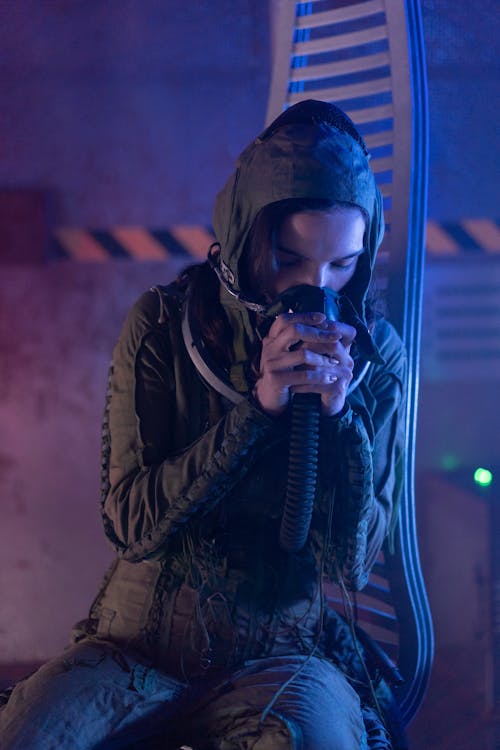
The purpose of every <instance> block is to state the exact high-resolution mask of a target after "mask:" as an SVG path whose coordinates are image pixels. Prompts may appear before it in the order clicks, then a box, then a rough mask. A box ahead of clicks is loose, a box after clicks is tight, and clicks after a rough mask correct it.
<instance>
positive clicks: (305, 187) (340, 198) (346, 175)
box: [213, 99, 384, 321]
mask: <svg viewBox="0 0 500 750" xmlns="http://www.w3.org/2000/svg"><path fill="white" fill-rule="evenodd" d="M368 159H369V155H368V152H367V149H366V146H365V144H364V142H363V140H362V138H361V136H360V135H359V133H358V132H357V131H356V129H355V127H354V125H353V123H352V122H351V120H350V119H349V118H348V117H347V115H345V114H344V113H343V112H342V111H341V110H340V109H339V108H338V107H336V106H335V105H333V104H329V103H327V102H322V101H315V100H312V99H310V100H307V101H302V102H299V103H298V104H296V105H294V106H293V107H290V108H289V109H287V110H286V111H285V112H283V113H282V114H281V115H280V116H279V117H278V118H277V119H276V120H275V121H274V122H273V123H271V125H270V126H269V127H268V128H266V130H264V132H263V133H262V134H261V135H260V136H259V137H258V138H256V139H255V140H254V141H253V142H252V143H251V144H250V145H249V146H248V147H247V148H246V149H245V150H244V151H243V152H242V153H241V155H240V157H239V159H238V161H237V164H236V169H235V172H234V173H233V174H232V175H231V177H230V178H229V180H228V181H227V183H226V184H225V186H224V187H223V189H222V190H221V191H220V193H219V194H218V196H217V199H216V202H215V208H214V214H213V226H214V230H215V234H216V237H217V241H218V243H219V244H220V255H219V258H218V264H219V269H218V270H219V272H220V275H221V276H222V277H223V279H224V281H225V282H226V284H227V285H228V287H229V288H230V290H231V291H232V292H233V293H236V294H239V293H241V291H242V290H241V287H240V278H239V262H240V259H241V257H242V254H243V252H244V248H245V246H246V242H247V239H248V235H249V233H250V231H251V228H252V225H253V223H254V221H255V218H256V216H257V214H258V213H259V211H260V210H261V209H262V208H264V207H265V206H267V205H269V204H271V203H275V202H278V201H282V200H285V199H288V198H306V199H307V198H309V199H311V198H312V199H323V200H326V201H329V202H331V203H335V202H341V203H350V204H352V205H353V206H358V207H359V208H361V209H363V210H364V211H365V213H366V215H367V216H368V217H369V226H368V228H367V233H366V241H365V245H366V252H365V253H363V255H362V256H361V257H360V261H359V262H358V267H357V269H356V273H355V275H354V277H353V279H352V280H351V281H350V282H349V284H348V285H347V286H346V287H345V289H344V290H343V294H345V295H346V296H347V297H348V298H349V300H350V302H351V303H352V306H353V307H354V310H355V311H356V314H357V316H359V318H361V320H362V321H364V320H365V309H364V302H365V297H366V293H367V291H368V287H369V284H370V279H371V274H372V269H373V264H374V262H375V256H376V252H377V249H378V247H379V245H380V242H381V240H382V237H383V233H384V219H383V210H382V197H381V195H380V191H379V190H378V187H377V185H376V183H375V179H374V177H373V174H372V171H371V169H370V167H369V164H368Z"/></svg>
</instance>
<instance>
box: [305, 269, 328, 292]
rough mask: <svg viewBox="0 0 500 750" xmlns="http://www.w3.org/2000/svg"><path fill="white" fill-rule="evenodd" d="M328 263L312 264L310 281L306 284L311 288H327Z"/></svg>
mask: <svg viewBox="0 0 500 750" xmlns="http://www.w3.org/2000/svg"><path fill="white" fill-rule="evenodd" d="M328 269H329V265H328V263H314V264H313V263H311V266H310V268H309V273H308V277H309V278H308V280H307V281H306V282H305V283H307V284H311V286H327V283H326V282H327V274H328Z"/></svg>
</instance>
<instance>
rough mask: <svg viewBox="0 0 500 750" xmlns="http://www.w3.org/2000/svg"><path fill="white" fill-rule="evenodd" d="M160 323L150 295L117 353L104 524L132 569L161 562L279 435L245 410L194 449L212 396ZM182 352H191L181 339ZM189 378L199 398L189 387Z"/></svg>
mask: <svg viewBox="0 0 500 750" xmlns="http://www.w3.org/2000/svg"><path fill="white" fill-rule="evenodd" d="M157 317H158V303H157V298H155V295H153V294H152V293H146V294H145V295H143V297H142V298H141V299H140V300H139V301H138V303H136V305H135V306H134V308H132V311H131V313H130V315H129V317H128V319H127V321H126V323H125V326H124V328H123V330H122V333H121V335H120V338H119V340H118V343H117V345H116V347H115V349H114V353H113V375H112V377H111V383H110V387H111V395H110V404H109V439H110V457H109V492H108V494H107V496H106V498H105V499H104V503H103V520H104V527H105V531H106V534H107V536H108V538H109V539H110V541H111V542H112V544H113V546H114V547H115V549H116V550H117V551H118V553H119V554H120V555H121V556H122V557H123V558H124V559H126V560H130V561H139V560H142V559H145V558H147V557H150V556H152V555H155V554H158V552H159V551H160V550H161V548H162V547H163V546H164V544H165V542H166V541H167V539H168V538H169V537H170V536H171V535H173V534H175V533H176V531H178V530H179V528H181V527H183V526H184V525H185V524H186V523H188V522H189V521H190V519H191V518H193V517H194V516H195V515H200V514H204V513H207V512H208V511H209V510H210V509H212V508H213V507H214V506H215V505H216V503H217V502H218V501H219V500H220V498H221V497H223V496H224V495H225V494H226V493H227V492H229V491H230V490H231V489H232V487H234V485H235V484H236V483H237V482H238V481H240V480H241V478H242V477H243V476H244V474H245V473H246V472H247V471H248V468H249V467H250V466H251V465H252V462H253V459H254V456H255V455H256V452H257V449H258V447H259V446H260V445H262V444H263V443H265V442H266V441H268V440H270V439H271V438H272V436H273V434H274V433H275V432H276V425H275V424H274V423H273V421H272V420H271V419H270V418H269V417H267V416H266V415H265V414H263V413H262V412H261V411H259V410H258V409H257V408H255V407H254V406H253V405H252V403H251V402H250V401H248V400H242V401H241V402H240V403H238V404H237V405H236V406H234V407H233V408H232V409H231V410H229V411H228V412H227V413H226V414H225V415H224V416H223V417H222V418H220V419H219V420H218V421H217V422H216V423H215V424H214V425H213V426H212V427H210V428H209V429H206V431H204V432H203V434H201V435H199V436H197V437H196V439H194V440H190V439H189V434H190V430H192V425H190V424H187V423H188V422H189V421H190V414H193V413H197V412H199V409H198V406H199V404H197V403H194V404H193V403H189V401H190V399H194V400H195V401H196V399H197V396H196V393H198V394H199V393H200V391H203V390H204V389H203V386H201V384H200V382H199V380H198V377H197V374H196V373H194V376H193V372H192V366H191V364H190V362H188V361H187V360H188V358H187V356H186V355H185V354H184V352H180V351H174V350H175V348H176V347H175V346H174V344H173V341H174V338H175V337H174V338H173V337H172V331H171V330H169V325H170V326H171V324H169V322H168V321H166V322H165V323H162V324H161V325H159V324H158V323H157V320H156V319H157ZM177 344H178V347H177V348H180V347H181V346H182V347H183V344H182V343H181V339H180V337H179V336H178V338H177ZM189 377H192V378H193V382H194V386H195V387H194V389H190V388H189V383H188V384H187V385H186V383H185V382H184V381H185V379H186V378H187V379H189ZM192 390H194V391H195V393H192V392H191V391H192ZM198 418H200V417H199V414H198ZM191 421H192V420H191ZM179 433H181V434H183V437H180V436H179ZM179 443H181V448H180V449H179ZM182 443H185V444H182Z"/></svg>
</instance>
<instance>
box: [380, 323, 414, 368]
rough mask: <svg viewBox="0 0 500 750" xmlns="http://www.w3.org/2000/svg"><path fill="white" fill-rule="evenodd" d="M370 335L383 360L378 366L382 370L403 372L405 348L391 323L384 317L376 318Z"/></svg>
mask: <svg viewBox="0 0 500 750" xmlns="http://www.w3.org/2000/svg"><path fill="white" fill-rule="evenodd" d="M372 336H373V340H374V341H375V343H376V345H377V347H378V349H379V351H380V354H381V355H382V357H383V359H384V362H385V364H384V365H380V367H381V368H382V369H384V370H390V371H393V372H395V374H399V373H401V374H402V373H404V372H405V370H406V349H405V347H404V344H403V342H402V341H401V337H400V336H399V334H398V332H397V331H396V329H395V328H394V326H393V325H392V323H389V321H388V320H387V319H386V318H382V317H380V318H378V319H377V321H376V323H375V327H374V329H373V332H372Z"/></svg>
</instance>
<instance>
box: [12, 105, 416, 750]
mask: <svg viewBox="0 0 500 750" xmlns="http://www.w3.org/2000/svg"><path fill="white" fill-rule="evenodd" d="M367 156H368V155H367V152H366V147H365V145H364V143H363V141H362V139H361V137H360V136H359V134H358V133H357V131H356V130H355V128H354V126H353V124H352V123H351V121H350V120H349V119H348V118H347V117H346V116H345V115H344V114H343V113H342V112H341V111H340V110H339V109H338V108H336V107H335V106H333V105H330V104H326V103H324V102H317V101H312V100H310V101H306V102H302V103H300V104H297V105H295V106H294V107H291V108H290V109H288V110H287V111H286V112H285V113H283V114H282V115H281V116H280V117H279V118H277V120H276V121H275V122H274V123H273V124H272V125H271V126H270V127H269V128H267V130H266V131H264V133H263V134H262V135H261V136H260V137H259V138H257V139H256V140H255V141H254V142H253V143H251V144H250V145H249V146H248V148H247V149H246V150H245V151H244V152H243V153H242V154H241V156H240V159H239V161H238V165H237V168H236V171H235V173H234V174H233V176H232V177H231V178H230V179H229V181H228V183H227V184H226V186H225V187H224V188H223V190H222V191H221V192H220V194H219V195H218V197H217V201H216V205H215V211H214V228H215V232H216V236H217V240H218V242H217V243H216V244H215V245H214V246H213V247H212V248H211V251H210V256H209V263H207V264H203V265H201V266H197V267H193V268H191V269H188V271H187V272H186V273H185V274H184V275H183V276H182V277H181V279H180V280H178V282H176V283H174V284H172V285H170V286H168V287H155V288H154V289H153V290H151V291H150V292H147V293H146V294H145V295H143V297H141V299H140V300H139V301H138V302H137V303H136V305H135V306H134V308H133V309H132V311H131V312H130V314H129V316H128V319H127V321H126V323H125V325H124V328H123V330H122V333H121V336H120V338H119V341H118V343H117V345H116V347H115V351H114V356H113V369H112V373H111V379H110V395H109V399H108V407H109V408H108V410H107V422H106V429H105V438H106V439H105V451H104V485H105V492H104V496H103V520H104V527H105V530H106V534H107V536H108V538H109V539H110V541H111V543H112V544H113V545H114V547H115V549H116V551H117V553H118V554H117V560H116V562H115V563H114V564H113V565H112V567H111V569H110V571H109V572H108V574H107V576H106V577H105V579H104V581H103V584H102V587H101V589H100V591H99V594H98V596H97V598H96V600H95V601H94V603H93V605H92V607H91V611H90V616H89V618H88V619H87V620H85V621H84V622H82V623H79V625H78V626H77V628H76V629H75V631H74V634H73V643H72V645H71V646H70V647H69V648H68V649H67V651H66V652H65V653H64V655H63V656H62V657H61V658H59V659H55V660H53V661H52V662H49V664H47V665H45V667H43V668H42V669H41V670H39V671H38V672H37V673H36V674H35V675H34V676H33V677H31V678H30V679H29V680H26V681H24V682H23V683H21V684H20V685H18V686H17V688H16V689H15V691H14V693H13V695H12V697H11V699H10V701H9V703H8V704H7V706H6V707H5V708H4V709H3V713H1V714H0V728H1V734H0V737H2V741H3V744H2V747H4V748H6V750H13V748H16V749H17V748H23V750H27V749H28V748H33V750H35V749H36V750H39V749H43V750H48V748H55V747H57V748H95V747H130V746H131V744H132V743H133V742H134V741H139V740H141V741H142V740H144V738H146V737H150V736H153V735H157V736H158V737H160V738H161V739H160V744H159V746H161V747H166V746H167V747H168V746H172V745H169V744H168V742H173V741H174V738H178V740H177V741H192V742H194V743H196V747H197V748H260V749H264V748H281V747H283V748H292V747H293V748H299V747H300V748H320V747H321V748H336V749H337V748H339V749H342V750H343V749H345V750H353V748H365V747H372V748H375V747H377V748H387V747H390V746H391V745H390V740H389V739H388V736H387V732H386V730H385V729H384V727H383V725H382V719H380V718H379V716H378V714H377V710H379V709H380V706H379V705H377V704H378V703H380V700H381V698H380V696H382V698H383V699H387V697H388V691H387V689H386V688H379V693H378V695H379V700H378V701H377V696H376V694H375V690H374V686H373V684H371V681H370V680H368V679H367V677H366V670H365V665H364V663H363V661H364V660H363V651H362V649H361V647H360V646H359V644H357V643H354V642H353V638H352V635H351V633H352V631H353V628H352V627H351V628H349V626H348V625H347V624H346V623H345V622H344V621H343V620H341V618H339V617H338V616H337V615H335V613H334V612H332V611H330V610H328V608H327V607H326V606H325V603H324V595H323V579H324V576H325V575H326V576H328V577H329V578H331V579H334V580H339V581H340V583H341V586H342V587H343V589H344V591H346V589H348V588H350V589H354V590H356V589H359V588H362V586H363V585H364V583H365V582H366V579H367V576H368V573H369V570H370V568H371V565H372V564H373V561H374V560H375V558H376V556H377V554H378V551H379V549H380V547H381V545H382V542H383V540H384V538H385V537H386V535H387V534H388V533H390V531H391V529H392V528H393V526H394V522H395V518H396V501H397V487H396V484H397V481H396V476H397V464H398V460H399V456H400V450H401V443H402V441H401V415H402V408H401V403H402V399H403V389H404V385H403V384H404V367H405V365H404V353H403V349H402V345H401V342H400V340H399V339H398V337H397V335H396V334H395V332H394V330H393V329H392V327H391V326H390V325H389V324H388V323H387V322H386V321H384V320H383V319H381V318H376V316H375V315H374V313H373V310H372V309H371V307H370V305H369V304H368V302H367V292H368V288H369V284H370V279H371V271H372V267H373V263H374V260H375V254H376V250H377V248H378V246H379V244H380V241H381V239H382V235H383V215H382V202H381V196H380V193H379V191H378V189H377V187H376V185H375V181H374V178H373V175H372V173H371V171H370V169H369V166H368V158H367ZM311 287H312V288H313V292H314V294H316V293H317V290H318V288H320V289H322V290H323V291H322V292H320V293H319V300H320V301H321V300H323V301H325V304H326V308H323V309H322V310H315V307H317V306H318V304H319V302H317V301H316V300H315V301H314V302H313V303H312V311H311V310H308V309H307V307H308V306H309V305H308V304H306V308H305V309H304V308H303V307H301V304H302V302H301V300H302V299H303V296H304V294H306V293H307V294H309V293H310V292H311ZM290 290H291V291H290ZM325 311H326V312H325ZM332 311H333V312H335V315H332ZM332 317H339V318H340V320H332V319H331V318H332ZM301 394H315V395H313V396H312V398H311V397H309V396H308V397H306V399H305V400H306V401H307V403H309V402H311V401H312V402H313V405H312V406H307V407H305V411H306V412H307V415H309V416H307V419H309V418H311V419H312V423H313V427H311V429H310V435H309V437H308V441H309V442H310V443H312V444H313V448H312V452H311V455H310V456H309V459H307V461H306V464H307V466H306V472H308V471H309V470H310V469H311V464H313V465H314V464H316V463H317V467H316V469H315V468H314V466H313V468H312V469H311V471H312V475H311V476H312V479H311V477H310V476H309V475H308V477H309V478H308V479H307V481H306V485H307V487H306V490H308V491H309V497H308V499H307V498H305V499H304V497H305V496H304V497H302V495H301V491H300V492H299V493H298V496H294V491H295V490H294V487H295V484H296V477H295V475H294V474H293V472H294V471H295V469H294V468H293V467H292V464H294V461H295V458H297V456H298V459H297V460H299V461H300V460H301V459H302V454H303V453H306V452H307V450H308V449H306V447H304V449H303V450H302V446H301V443H300V441H301V430H300V429H299V431H298V433H299V434H298V436H295V437H294V438H293V440H292V442H293V441H295V443H293V445H294V450H295V453H293V451H292V453H291V454H290V455H291V456H292V457H291V458H289V451H290V430H291V427H290V424H291V422H290V419H291V414H292V415H293V420H295V421H294V423H293V424H294V425H295V422H296V419H297V418H298V417H297V414H298V413H299V410H300V407H299V406H298V405H299V404H300V403H301V402H303V401H304V398H303V397H302V396H301ZM294 404H297V405H294ZM311 415H312V416H311ZM314 425H316V426H314ZM308 429H309V428H308ZM311 436H312V437H311ZM315 436H316V437H315ZM315 440H316V441H319V444H318V450H319V457H316V455H315V448H314V442H315ZM292 454H293V455H295V458H293V455H292ZM308 461H309V463H308ZM287 477H288V480H289V481H288V486H287ZM290 477H291V479H290ZM297 481H301V479H300V477H299V480H297ZM307 482H309V484H307ZM311 487H312V490H311ZM295 495H297V493H295ZM308 503H309V505H310V507H309V508H308ZM346 595H347V592H346ZM384 691H385V692H384ZM386 703H387V700H386ZM385 721H386V723H387V716H386V717H385ZM393 728H394V727H393ZM167 738H168V739H167ZM401 742H402V740H400V739H398V740H397V743H399V744H398V747H401V746H402V745H401ZM162 743H163V744H162ZM165 743H167V744H165ZM144 746H145V745H144V744H142V742H141V747H144Z"/></svg>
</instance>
